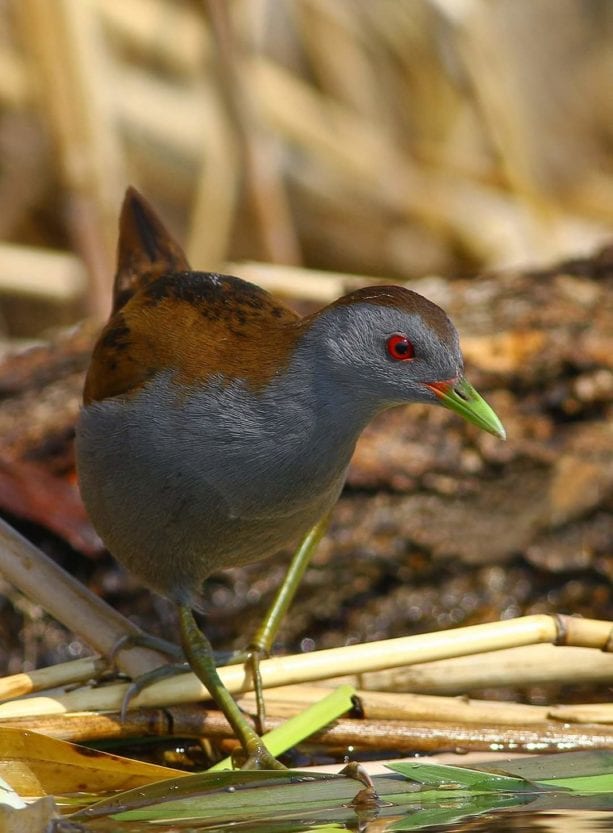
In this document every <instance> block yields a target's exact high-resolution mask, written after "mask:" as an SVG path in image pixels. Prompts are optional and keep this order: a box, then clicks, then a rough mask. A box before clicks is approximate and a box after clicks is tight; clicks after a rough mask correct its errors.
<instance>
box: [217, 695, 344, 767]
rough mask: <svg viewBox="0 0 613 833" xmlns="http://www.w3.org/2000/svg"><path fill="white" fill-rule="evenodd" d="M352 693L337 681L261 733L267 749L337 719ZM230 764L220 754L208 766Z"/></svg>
mask: <svg viewBox="0 0 613 833" xmlns="http://www.w3.org/2000/svg"><path fill="white" fill-rule="evenodd" d="M354 696H355V689H354V688H353V687H352V686H350V685H341V686H339V687H338V688H336V689H334V691H331V692H330V694H328V695H326V697H324V698H323V699H322V700H320V701H319V702H318V703H314V704H313V705H312V706H309V707H308V708H307V709H305V710H304V711H303V712H301V713H300V714H297V715H296V716H295V717H291V718H290V719H289V720H286V721H285V723H284V724H283V725H282V726H279V728H278V729H273V730H272V732H268V733H267V734H265V735H264V736H263V737H262V740H263V741H264V744H265V746H266V748H267V749H268V751H269V752H271V753H272V754H273V755H274V756H275V757H277V755H281V754H282V753H283V752H286V751H287V750H288V749H291V748H292V746H296V745H297V744H299V743H301V742H302V741H303V740H305V738H308V737H310V736H311V735H313V734H315V732H319V731H320V730H321V729H323V727H324V726H327V725H328V723H332V721H333V720H337V719H338V718H339V717H340V716H341V715H343V714H346V713H347V712H348V711H351V709H352V708H353V700H352V698H353V697H354ZM231 768H232V759H231V758H224V759H223V761H220V762H219V763H217V764H215V766H212V767H211V768H210V769H209V770H208V771H209V772H219V771H220V770H223V769H231Z"/></svg>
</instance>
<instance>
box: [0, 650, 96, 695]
mask: <svg viewBox="0 0 613 833" xmlns="http://www.w3.org/2000/svg"><path fill="white" fill-rule="evenodd" d="M107 668H108V662H107V661H106V660H104V659H102V658H101V657H83V658H82V659H75V660H72V661H70V662H60V663H58V664H57V665H51V666H49V667H48V668H38V669H36V670H35V671H29V672H24V673H22V674H12V675H11V676H10V677H2V678H0V700H10V699H12V698H13V697H23V696H24V695H26V694H31V693H32V692H34V691H45V690H47V689H50V688H63V687H65V686H68V685H73V684H74V683H82V684H85V683H87V681H88V680H96V679H98V677H99V676H100V675H101V674H102V673H103V671H105V670H106V669H107Z"/></svg>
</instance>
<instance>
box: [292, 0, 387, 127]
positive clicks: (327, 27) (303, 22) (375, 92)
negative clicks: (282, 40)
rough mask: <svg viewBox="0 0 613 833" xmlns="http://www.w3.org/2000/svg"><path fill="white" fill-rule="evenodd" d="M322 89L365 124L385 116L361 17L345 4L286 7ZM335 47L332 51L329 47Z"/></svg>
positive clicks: (307, 1)
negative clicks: (365, 42) (365, 44)
mask: <svg viewBox="0 0 613 833" xmlns="http://www.w3.org/2000/svg"><path fill="white" fill-rule="evenodd" d="M288 13H291V14H292V15H293V17H294V25H295V28H296V30H297V31H298V33H299V36H300V38H301V41H302V45H303V47H304V49H305V51H306V53H307V55H308V56H309V59H310V65H311V67H312V69H313V72H314V73H315V76H316V77H317V79H318V80H319V85H318V86H320V88H321V89H324V90H326V92H327V93H328V95H330V96H332V97H333V98H335V99H336V100H337V101H339V102H341V103H342V104H344V105H346V106H348V107H350V108H351V109H352V110H354V111H355V112H356V113H359V114H360V116H361V117H362V118H364V119H366V120H367V121H372V122H378V121H379V120H380V119H381V118H383V117H384V115H385V110H386V104H385V103H384V102H383V101H382V98H381V95H380V91H379V89H378V85H377V78H376V75H375V73H373V67H372V63H371V56H370V54H369V53H368V52H367V51H366V50H365V49H364V48H363V44H364V41H365V38H366V37H367V33H365V32H364V30H363V26H362V25H361V23H362V18H361V15H360V14H359V13H358V14H356V13H355V9H352V8H351V7H350V6H348V5H347V4H342V3H328V2H326V0H323V2H322V0H303V2H300V3H294V4H292V5H291V7H289V9H288ZM331 44H334V48H333V49H331V48H330V45H331Z"/></svg>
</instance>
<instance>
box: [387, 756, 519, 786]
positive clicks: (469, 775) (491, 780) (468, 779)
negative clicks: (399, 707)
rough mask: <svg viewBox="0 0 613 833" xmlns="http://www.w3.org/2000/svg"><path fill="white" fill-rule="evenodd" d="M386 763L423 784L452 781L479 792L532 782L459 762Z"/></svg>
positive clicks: (406, 776)
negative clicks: (459, 764)
mask: <svg viewBox="0 0 613 833" xmlns="http://www.w3.org/2000/svg"><path fill="white" fill-rule="evenodd" d="M387 766H388V769H391V770H393V771H394V772H398V773H400V775H404V777H405V778H409V779H410V780H411V781H416V782H417V783H419V784H423V786H424V787H447V788H449V787H450V786H452V785H454V786H456V787H457V789H465V790H478V791H479V792H491V791H497V792H501V791H509V792H518V791H523V790H526V789H528V788H530V786H531V784H529V783H528V782H527V781H526V780H525V779H524V778H521V777H516V776H511V775H506V774H498V773H493V772H482V771H481V770H476V769H466V768H465V767H459V766H445V765H444V764H426V763H423V762H420V761H402V762H401V763H395V764H388V765H387Z"/></svg>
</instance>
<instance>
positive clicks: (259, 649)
mask: <svg viewBox="0 0 613 833" xmlns="http://www.w3.org/2000/svg"><path fill="white" fill-rule="evenodd" d="M329 522H330V515H329V514H328V515H325V516H324V517H323V518H322V519H321V520H320V521H318V522H317V523H316V524H315V526H314V527H312V528H311V529H310V530H309V532H307V534H306V535H305V537H304V538H303V539H302V542H301V543H300V545H299V547H298V549H297V550H296V552H295V553H294V557H293V558H292V560H291V563H290V565H289V569H288V571H287V573H286V574H285V578H284V579H283V582H282V584H281V586H280V587H279V589H278V590H277V593H276V595H275V598H274V599H273V602H272V604H271V606H270V607H269V609H268V612H267V613H266V616H265V617H264V619H263V621H262V624H261V625H260V627H259V628H258V630H257V631H256V633H255V634H254V636H253V639H252V640H251V642H250V643H249V657H248V663H249V666H250V668H251V674H252V677H253V688H254V692H255V698H256V704H257V725H258V728H259V729H260V730H262V727H263V724H264V718H265V714H266V711H265V706H264V695H263V691H262V677H261V675H260V659H262V658H263V657H266V656H268V655H269V653H270V650H271V648H272V645H273V643H274V641H275V637H276V635H277V633H278V631H279V628H280V627H281V623H282V621H283V619H284V617H285V614H286V613H287V610H288V608H289V606H290V604H291V603H292V601H293V600H294V596H295V595H296V591H297V590H298V586H299V585H300V582H301V581H302V577H303V575H304V572H305V570H306V568H307V567H308V565H309V563H310V561H311V558H312V557H313V553H314V552H315V549H316V548H317V545H318V544H319V542H320V541H321V539H322V537H323V536H324V534H325V532H326V529H327V528H328V524H329Z"/></svg>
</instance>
